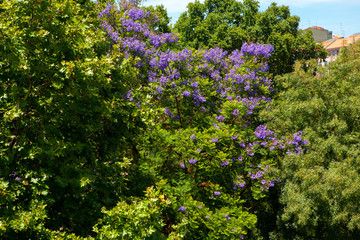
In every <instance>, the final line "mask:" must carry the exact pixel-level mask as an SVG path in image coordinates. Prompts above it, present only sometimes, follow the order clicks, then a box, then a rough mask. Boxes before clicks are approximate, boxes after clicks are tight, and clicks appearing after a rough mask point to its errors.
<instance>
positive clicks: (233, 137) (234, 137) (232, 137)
mask: <svg viewBox="0 0 360 240" xmlns="http://www.w3.org/2000/svg"><path fill="white" fill-rule="evenodd" d="M238 137H239V134H238V135H236V136H233V135H231V139H232V140H236V139H237V138H238Z"/></svg>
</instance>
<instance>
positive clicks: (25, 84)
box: [0, 0, 141, 239]
mask: <svg viewBox="0 0 360 240" xmlns="http://www.w3.org/2000/svg"><path fill="white" fill-rule="evenodd" d="M97 6H98V4H96V3H94V2H91V1H88V2H84V3H83V4H78V1H73V0H66V1H57V0H52V1H44V0H38V1H37V0H30V1H12V0H5V1H2V3H1V5H0V8H1V9H3V10H4V11H2V12H1V13H0V36H1V37H0V117H1V121H0V194H1V195H0V238H2V239H29V238H30V239H36V238H40V239H46V238H50V235H51V234H52V232H55V233H56V232H57V231H59V233H60V232H62V231H63V232H65V233H66V232H67V233H76V234H78V235H84V236H87V235H88V234H90V233H91V228H92V226H93V225H94V223H95V222H96V221H97V219H98V218H99V217H101V215H102V213H101V207H111V206H114V205H115V204H116V202H117V201H118V198H119V196H120V194H122V192H123V191H124V189H125V188H124V184H125V183H124V181H125V176H126V174H127V173H125V170H124V169H125V167H127V166H128V165H129V164H128V161H126V160H124V159H126V157H132V156H133V153H134V148H133V147H132V146H133V145H132V143H133V142H134V141H136V137H135V135H134V134H135V132H134V131H135V130H136V129H137V130H140V129H141V126H136V127H135V125H136V124H137V123H136V121H137V117H136V116H132V115H131V112H132V110H131V109H132V107H130V106H129V105H128V104H127V102H126V101H124V98H123V97H122V96H123V94H124V93H126V87H124V83H125V81H122V80H121V79H127V80H128V81H131V79H133V78H134V77H133V76H134V74H136V70H134V69H133V67H132V65H133V64H132V62H131V60H128V63H127V64H120V65H116V64H114V62H113V60H112V59H111V58H110V57H105V50H106V51H108V48H109V46H108V44H106V43H105V42H104V40H105V35H104V34H103V32H102V31H99V30H98V28H99V24H100V21H99V20H98V18H97V13H98V11H99V10H98V8H97ZM90 10H91V11H90ZM105 47H106V48H105ZM116 68H121V69H122V70H121V72H119V71H117V70H116ZM128 171H129V169H127V170H126V172H128Z"/></svg>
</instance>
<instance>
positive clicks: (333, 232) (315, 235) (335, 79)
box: [264, 43, 360, 239]
mask: <svg viewBox="0 0 360 240" xmlns="http://www.w3.org/2000/svg"><path fill="white" fill-rule="evenodd" d="M359 54H360V43H357V44H355V45H352V46H350V47H348V48H344V49H342V50H341V53H340V58H339V59H338V60H337V61H335V62H334V63H332V64H331V65H330V66H329V68H328V69H323V68H320V67H318V66H317V63H316V62H314V61H313V62H307V65H306V67H304V66H303V65H302V64H297V65H296V70H295V72H294V73H292V74H288V75H285V76H283V77H278V78H277V79H276V82H277V84H278V85H279V86H280V87H282V88H284V91H283V92H281V93H280V97H279V99H278V100H277V101H276V102H275V104H274V105H273V108H272V111H271V112H270V111H269V112H268V113H267V114H266V117H265V119H268V120H271V121H272V127H274V128H277V129H278V130H281V131H289V130H290V131H291V130H292V129H302V130H303V132H304V135H305V136H306V138H307V139H308V140H309V142H310V146H309V148H308V150H307V153H306V154H305V155H304V156H302V157H297V156H294V155H291V156H289V157H287V158H285V159H284V160H283V161H282V169H283V179H284V182H285V183H284V186H283V191H282V194H281V203H282V204H283V208H282V210H281V213H280V214H279V219H278V220H279V221H278V224H279V231H278V232H277V234H275V233H274V235H273V237H274V239H357V238H358V236H359V234H360V215H359V211H358V209H359V207H360V206H359V196H360V187H359V184H357V183H358V182H359V181H360V171H359V169H360V165H359V164H360V161H359V160H360V151H359V146H360V142H359V139H360V138H359V137H360V128H359V126H360V125H359V120H360V115H359V112H360V108H359V106H360V105H359V104H360V102H359V99H360V85H359V83H360V78H359V76H360V68H359V64H360V58H359ZM264 116H265V115H264Z"/></svg>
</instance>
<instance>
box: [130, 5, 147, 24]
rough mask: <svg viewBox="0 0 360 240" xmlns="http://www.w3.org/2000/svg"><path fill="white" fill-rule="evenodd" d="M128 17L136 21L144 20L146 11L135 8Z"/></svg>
mask: <svg viewBox="0 0 360 240" xmlns="http://www.w3.org/2000/svg"><path fill="white" fill-rule="evenodd" d="M127 14H128V16H129V17H131V18H132V19H133V20H134V21H136V20H139V19H142V18H144V15H145V14H144V10H142V9H140V8H133V9H130V10H129V11H128V12H127Z"/></svg>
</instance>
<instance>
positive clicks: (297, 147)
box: [287, 131, 309, 155]
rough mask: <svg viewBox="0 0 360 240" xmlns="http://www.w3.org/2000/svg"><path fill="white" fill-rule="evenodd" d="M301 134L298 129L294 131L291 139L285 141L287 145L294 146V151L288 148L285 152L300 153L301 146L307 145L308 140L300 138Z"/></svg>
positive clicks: (301, 151)
mask: <svg viewBox="0 0 360 240" xmlns="http://www.w3.org/2000/svg"><path fill="white" fill-rule="evenodd" d="M301 136H302V132H301V131H299V132H297V133H295V134H294V135H293V139H291V140H289V141H287V144H288V145H293V146H294V151H293V152H291V151H290V150H288V151H287V154H292V153H295V154H297V155H298V154H302V153H303V149H302V146H303V145H307V144H308V143H309V141H308V140H306V139H305V140H302V138H301Z"/></svg>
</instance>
